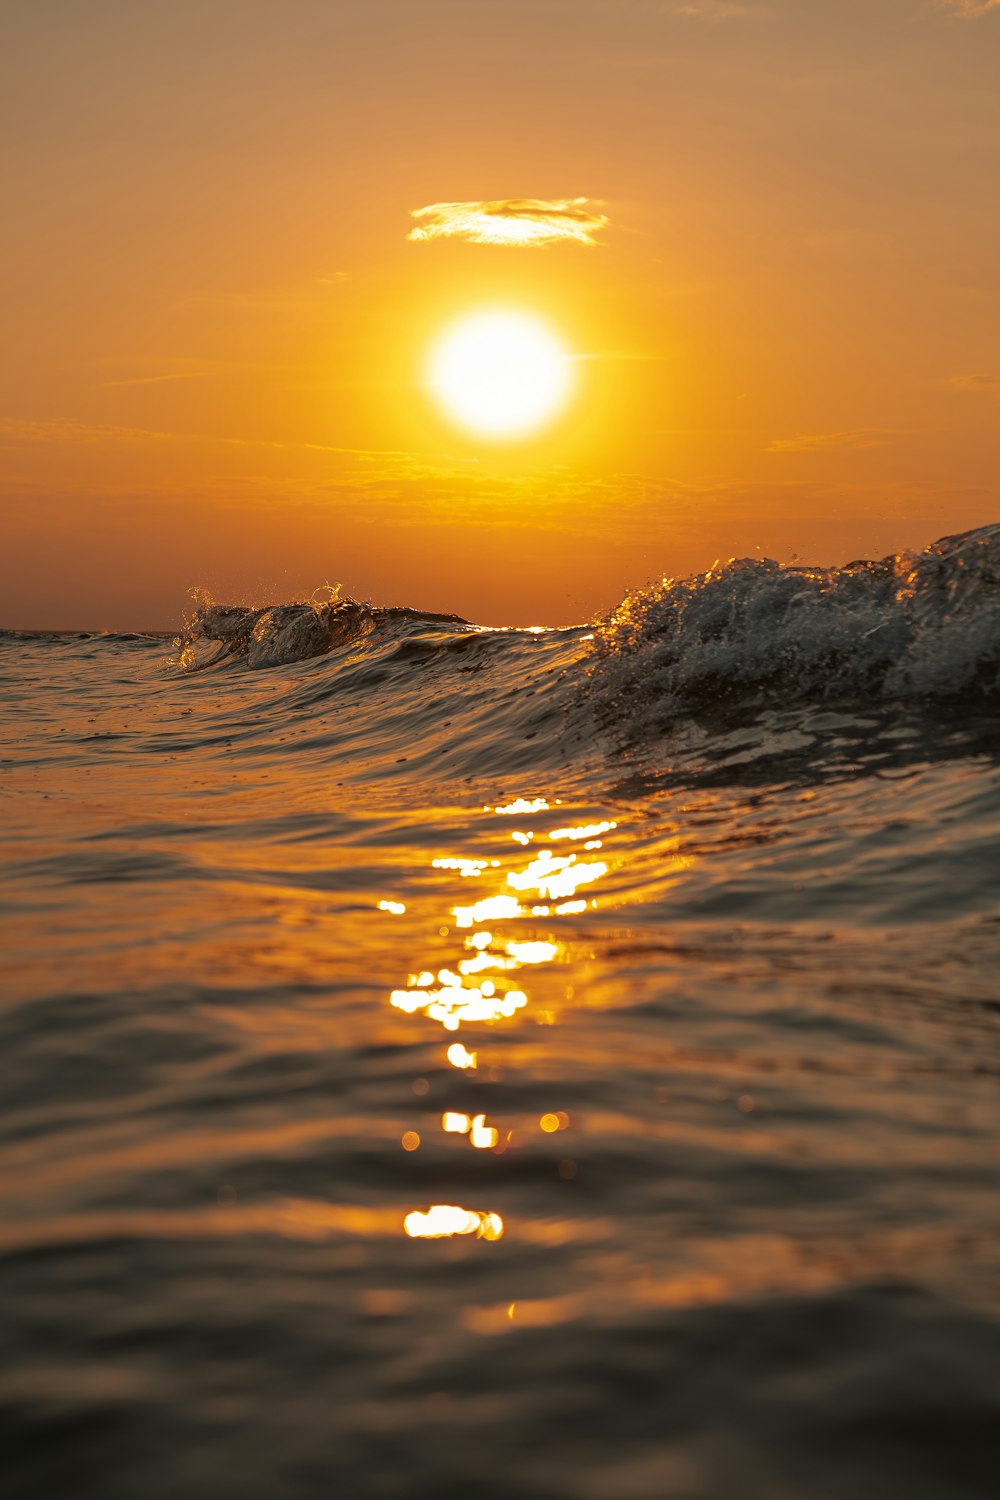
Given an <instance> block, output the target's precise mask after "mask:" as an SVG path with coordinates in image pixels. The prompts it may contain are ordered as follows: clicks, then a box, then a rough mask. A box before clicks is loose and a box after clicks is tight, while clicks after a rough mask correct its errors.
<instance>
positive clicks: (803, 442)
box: [764, 427, 885, 453]
mask: <svg viewBox="0 0 1000 1500" xmlns="http://www.w3.org/2000/svg"><path fill="white" fill-rule="evenodd" d="M884 442H885V437H884V435H883V433H882V432H881V431H880V430H879V429H878V428H876V427H861V428H858V429H857V431H855V432H812V433H804V432H800V433H797V434H796V435H795V437H788V438H774V439H773V441H772V442H770V443H768V444H767V446H766V448H765V449H764V452H765V453H825V452H827V451H828V450H830V449H836V448H848V449H854V450H858V449H862V448H881V447H882V445H883V444H884Z"/></svg>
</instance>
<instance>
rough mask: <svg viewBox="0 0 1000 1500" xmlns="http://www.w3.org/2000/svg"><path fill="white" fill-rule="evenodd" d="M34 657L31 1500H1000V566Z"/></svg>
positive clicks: (329, 608) (71, 637) (221, 613)
mask: <svg viewBox="0 0 1000 1500" xmlns="http://www.w3.org/2000/svg"><path fill="white" fill-rule="evenodd" d="M419 594H420V591H419V584H418V580H417V579H415V581H414V589H413V599H412V600H408V601H406V604H407V607H405V608H404V607H400V608H375V607H372V606H370V605H367V604H363V603H360V602H358V601H355V600H351V599H348V598H341V597H340V596H339V595H337V594H336V593H335V592H333V591H329V592H328V593H327V594H325V595H324V596H323V597H322V598H314V599H313V600H311V601H307V602H304V603H302V602H300V603H291V604H284V605H277V606H274V607H261V608H248V607H226V606H222V605H218V604H214V603H212V602H211V601H208V600H202V601H200V603H199V605H198V607H197V608H196V609H195V610H194V612H193V614H192V618H191V619H190V620H189V622H188V624H187V626H186V628H185V629H184V630H183V631H182V632H181V633H180V634H179V636H178V639H177V640H176V641H175V642H171V641H170V640H167V639H164V638H162V637H158V636H155V635H150V636H147V635H141V634H136V635H82V634H79V635H78V634H71V633H62V634H48V635H46V634H38V633H35V634H28V633H18V632H17V631H8V632H6V633H5V634H3V636H2V637H0V680H2V701H3V710H2V713H3V748H2V756H3V759H2V764H0V796H2V802H0V807H2V833H0V838H2V858H3V873H2V882H0V898H2V924H3V926H2V934H3V936H2V944H3V955H2V963H3V969H4V976H5V977H4V981H3V1003H2V1006H0V1032H2V1034H0V1058H2V1066H0V1100H2V1104H0V1128H2V1154H0V1283H2V1289H3V1299H4V1305H5V1313H4V1316H3V1324H4V1331H3V1341H2V1354H0V1432H2V1446H0V1471H2V1472H3V1475H4V1484H3V1493H4V1495H5V1497H6V1500H20V1497H31V1500H35V1497H44V1500H62V1497H64V1496H66V1497H69V1496H73V1497H79V1496H87V1497H88V1500H104V1497H107V1500H180V1497H184V1500H313V1497H317V1500H319V1497H327V1496H341V1497H345V1500H369V1497H371V1500H380V1497H390V1500H391V1497H404V1500H452V1497H455V1500H458V1497H462V1500H466V1497H468V1496H472V1495H475V1496H477V1497H480V1500H513V1497H518V1500H664V1497H691V1500H716V1497H718V1500H722V1497H726V1500H729V1497H731V1496H736V1495H738V1496H740V1497H742V1500H758V1497H759V1500H841V1497H843V1500H847V1497H850V1500H869V1497H870V1500H887V1497H890V1496H892V1497H894V1496H897V1495H905V1496H906V1497H907V1500H964V1497H970V1500H972V1497H983V1500H987V1497H989V1500H993V1497H995V1496H996V1494H997V1493H998V1487H1000V1191H998V1188H1000V1177H998V1165H1000V1150H998V1146H1000V526H997V527H991V528H984V529H981V530H978V531H975V532H970V533H966V534H964V535H962V536H958V537H950V538H945V539H943V540H942V541H941V542H939V543H937V544H936V545H935V546H933V547H930V548H928V549H927V550H926V551H925V552H923V553H919V554H915V555H910V554H902V555H900V556H896V557H889V558H886V559H883V560H881V561H878V562H858V563H855V564H851V565H849V566H848V567H845V568H841V569H819V568H806V567H782V566H779V565H778V564H777V563H771V562H767V561H759V560H757V561H749V560H744V561H737V562H731V563H728V564H725V565H720V566H717V567H716V568H714V569H713V570H712V571H711V572H709V573H707V574H704V575H701V576H699V577H697V578H692V579H686V580H681V581H673V582H666V581H664V582H661V583H658V584H655V585H651V586H650V587H648V588H647V589H644V590H641V591H639V592H638V593H636V594H634V595H632V596H630V597H629V598H628V599H626V600H625V601H623V603H622V605H621V607H620V608H619V609H618V610H616V611H614V612H612V614H610V615H609V616H608V617H607V618H605V619H602V620H598V621H594V622H592V623H589V624H587V625H584V626H579V627H574V628H570V629H535V630H524V629H497V628H486V627H483V626H481V625H478V624H471V623H468V622H465V621H462V620H458V619H455V618H453V617H450V616H442V615H434V614H426V613H421V612H420V610H419V609H418V608H416V607H409V606H410V605H414V606H416V605H418V604H421V603H432V602H433V601H425V600H422V599H421V598H420V597H419Z"/></svg>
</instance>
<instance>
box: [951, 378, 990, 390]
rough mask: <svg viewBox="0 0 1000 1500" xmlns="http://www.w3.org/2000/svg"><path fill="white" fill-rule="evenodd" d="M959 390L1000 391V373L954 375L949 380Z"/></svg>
mask: <svg viewBox="0 0 1000 1500" xmlns="http://www.w3.org/2000/svg"><path fill="white" fill-rule="evenodd" d="M948 384H949V385H953V386H954V387H955V389H956V390H958V391H996V392H997V393H1000V375H953V376H952V377H951V379H950V380H949V381H948Z"/></svg>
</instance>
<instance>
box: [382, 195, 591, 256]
mask: <svg viewBox="0 0 1000 1500" xmlns="http://www.w3.org/2000/svg"><path fill="white" fill-rule="evenodd" d="M600 207H601V204H600V203H598V202H596V201H595V200H594V199H590V198H552V199H545V198H500V199H495V200H483V201H481V202H471V203H429V204H427V205H426V207H424V208H415V209H412V210H411V214H410V217H411V218H414V219H417V220H418V221H419V222H418V223H417V226H416V228H414V229H411V230H410V232H409V234H408V235H407V236H406V238H407V239H408V240H413V241H415V242H417V243H419V242H421V241H426V240H443V239H459V240H465V241H467V242H468V243H469V244H471V245H518V246H535V247H537V246H542V245H554V244H558V243H559V242H560V241H563V240H568V241H569V242H570V243H575V244H578V245H596V244H597V243H598V241H597V240H596V239H595V238H594V236H595V234H597V233H598V232H599V231H600V230H602V229H606V228H607V226H608V224H609V222H610V221H609V219H608V217H607V215H606V214H603V213H598V212H595V210H596V209H599V208H600Z"/></svg>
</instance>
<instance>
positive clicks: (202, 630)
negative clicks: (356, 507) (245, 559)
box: [174, 525, 1000, 777]
mask: <svg viewBox="0 0 1000 1500" xmlns="http://www.w3.org/2000/svg"><path fill="white" fill-rule="evenodd" d="M175 646H176V648H177V649H176V655H175V657H174V661H175V663H176V664H177V665H178V666H180V668H181V669H182V670H183V671H185V672H192V671H199V672H204V671H206V670H208V669H212V668H214V669H215V670H216V671H226V672H231V671H232V670H233V669H236V670H237V673H239V672H240V671H241V670H243V669H251V670H257V669H261V668H270V669H282V668H286V669H291V670H288V671H283V670H277V671H275V672H274V673H273V675H271V674H268V682H269V687H268V690H267V692H266V694H265V697H264V698H263V699H261V698H260V697H259V696H258V697H257V698H255V702H256V704H257V708H256V710H255V712H256V713H257V715H258V716H262V717H258V718H257V719H256V720H255V723H256V725H257V728H258V729H259V728H261V727H262V724H263V720H264V719H266V720H267V722H268V723H270V724H271V725H273V726H280V729H281V732H282V733H285V732H293V731H294V732H295V733H296V734H299V733H301V734H302V735H303V736H304V737H305V743H308V744H311V745H312V746H313V747H314V748H315V749H316V750H317V751H318V752H320V753H321V754H326V755H336V756H337V757H338V758H340V757H342V756H348V757H350V756H354V755H357V756H359V757H364V758H366V759H367V761H368V762H369V763H374V762H377V763H379V764H382V765H383V766H384V768H385V772H384V773H385V774H396V771H395V768H396V767H397V766H398V767H400V768H401V774H404V773H403V772H402V768H404V767H405V774H408V775H413V774H419V773H420V772H426V773H428V774H431V775H435V776H438V775H442V774H444V775H448V774H452V775H466V776H467V775H470V774H478V773H489V774H493V773H494V772H496V771H497V770H499V769H506V770H513V769H517V768H527V767H530V766H534V767H535V768H536V769H537V768H538V767H540V766H542V765H546V766H548V767H549V768H550V769H554V768H556V767H557V766H558V767H559V768H561V770H562V771H564V772H565V771H566V770H567V769H568V768H569V767H570V766H573V767H575V768H576V769H577V770H578V771H581V772H582V771H583V768H584V763H585V762H591V763H592V762H593V760H594V757H595V756H596V757H598V758H599V759H604V761H605V763H607V757H608V755H609V753H610V754H611V756H612V758H613V756H614V753H615V747H618V748H619V749H624V750H626V752H627V755H628V756H629V757H631V758H632V762H633V765H634V759H635V757H636V756H639V757H640V758H641V757H642V756H644V755H646V756H648V755H649V754H652V753H653V752H656V754H657V756H658V757H659V758H660V759H662V756H661V755H660V751H661V750H662V751H664V752H666V753H668V755H670V756H672V757H673V760H674V762H675V767H676V769H677V771H678V773H679V774H680V773H681V772H683V774H684V775H687V776H691V775H695V774H697V775H698V776H699V777H701V776H703V775H707V774H713V775H714V774H723V775H729V774H731V773H734V774H735V768H736V766H737V765H740V766H742V767H743V770H742V772H740V773H739V774H741V775H744V776H745V775H746V774H748V773H749V764H750V762H751V761H753V762H755V763H756V764H757V765H758V766H759V767H760V768H763V767H764V766H765V765H766V764H767V763H770V765H771V767H772V769H773V768H774V763H775V757H777V758H778V759H781V760H782V762H783V765H784V764H785V763H786V762H787V767H788V768H791V766H792V759H793V758H794V756H796V755H799V756H800V758H802V759H803V762H804V763H805V762H808V763H809V768H808V769H807V770H804V771H803V774H815V772H816V771H817V769H818V763H817V757H818V756H819V758H820V760H823V762H824V764H826V762H827V761H829V769H831V770H835V768H837V767H841V763H843V764H844V765H846V764H847V762H848V761H851V763H852V764H854V765H855V766H857V765H858V764H859V762H860V761H861V760H866V759H873V763H875V761H877V759H878V756H884V755H885V754H887V753H889V751H890V749H891V753H892V754H893V756H895V755H896V750H895V749H892V742H893V741H894V740H895V739H900V738H901V737H902V738H905V734H904V731H903V729H902V727H901V726H902V725H903V721H904V717H909V718H912V716H913V715H914V714H917V715H919V716H921V717H922V718H923V720H924V721H925V724H924V727H925V728H927V727H928V726H930V728H929V731H928V734H923V735H922V736H921V737H920V738H919V743H920V744H922V746H923V750H924V751H925V752H927V753H932V754H933V755H934V756H935V757H936V755H937V754H938V753H943V754H946V755H949V754H953V753H955V751H954V747H952V748H951V749H950V750H949V749H948V748H947V747H946V746H945V745H944V744H943V742H941V727H942V726H941V720H942V709H944V710H945V712H944V716H943V717H944V720H945V721H946V722H945V724H944V728H945V729H948V730H950V729H951V727H953V726H954V725H955V723H956V722H957V720H958V719H960V718H964V719H966V720H967V721H968V724H969V725H970V726H973V728H974V738H975V742H976V744H984V743H988V740H989V735H988V734H987V733H986V730H985V729H984V727H983V723H982V722H981V720H982V715H981V713H979V712H978V708H981V707H982V706H983V705H984V704H985V705H987V706H988V708H989V715H988V716H989V717H990V719H991V722H992V719H993V716H994V714H995V700H996V699H997V697H998V696H1000V691H998V690H1000V525H994V526H987V527H982V528H980V529H979V530H976V531H970V532H966V533H963V534H962V535H959V536H951V537H945V538H943V539H941V540H940V541H938V542H935V543H934V544H933V545H932V546H930V547H928V548H926V549H925V550H924V551H923V552H920V553H900V554H894V555H892V556H889V557H885V558H882V559H880V560H878V561H858V562H853V563H849V564H848V565H847V566H845V567H842V568H819V567H804V566H783V565H782V564H780V563H777V562H774V561H771V560H763V561H761V560H755V559H747V558H742V559H733V560H731V561H729V562H727V563H725V564H724V565H721V566H720V565H717V566H715V567H714V568H712V569H710V570H709V571H708V572H706V573H702V574H698V575H695V576H693V577H690V578H684V579H680V580H677V579H663V580H662V581H661V582H659V583H657V584H652V585H650V586H648V587H646V588H643V589H640V590H637V591H636V592H634V593H632V594H630V595H629V596H628V597H627V598H626V599H625V600H624V601H623V602H622V603H621V605H619V607H618V608H617V609H615V610H614V611H613V612H612V613H611V614H610V615H608V616H607V617H606V618H605V619H603V620H599V621H597V622H595V623H594V624H592V625H590V626H586V625H582V626H576V627H571V628H568V629H534V630H530V629H529V630H523V629H491V628H487V627H484V626H481V625H475V624H472V623H470V622H469V621H467V620H463V619H461V618H460V617H459V616H455V615H440V614H429V613H426V612H422V611H419V610H415V609H411V608H407V607H402V606H394V607H379V606H375V605H372V604H369V603H365V602H362V601H359V600H357V599H352V598H349V597H341V596H340V594H339V592H338V591H337V590H335V589H331V590H330V591H329V594H328V597H325V598H323V599H321V600H316V599H311V600H305V601H299V602H291V603H284V604H276V605H263V606H258V607H247V606H232V605H225V604H217V603H215V602H213V601H212V600H210V599H208V598H206V597H201V598H200V599H199V600H198V602H197V607H196V609H195V611H194V613H193V615H192V617H191V619H190V620H189V621H188V622H187V626H186V629H185V631H184V633H183V634H182V635H181V636H180V637H178V639H177V641H176V642H175ZM234 685H235V684H234ZM262 685H263V684H262ZM222 703H223V699H219V707H220V710H221V708H222ZM265 705H266V706H265ZM977 706H978V708H977ZM334 709H335V710H336V714H335V719H334V721H331V720H330V713H331V711H332V710H334ZM833 709H836V710H837V711H838V712H839V711H840V710H842V709H846V710H847V711H848V712H849V713H851V714H853V715H855V717H856V718H857V716H858V715H860V716H861V717H860V718H858V720H857V735H856V736H855V739H856V741H857V742H856V743H854V741H853V740H852V735H854V731H853V730H851V731H848V730H846V729H844V728H843V726H841V728H840V729H838V730H837V731H836V735H835V734H834V732H833V731H832V730H831V729H830V726H829V724H827V725H826V727H825V728H824V727H823V726H822V725H821V724H820V722H819V719H817V717H816V716H817V713H820V714H822V712H827V713H828V712H829V711H830V710H833ZM876 710H878V712H877V713H876ZM240 712H242V711H240ZM873 716H874V717H873ZM876 719H877V720H878V724H877V725H876V723H875V720H876ZM931 719H934V720H935V721H936V724H937V727H934V726H933V725H930V720H931ZM779 721H780V722H779ZM994 729H995V726H994ZM241 732H242V731H241ZM250 732H251V735H252V737H253V738H254V743H256V742H257V740H256V731H255V730H251V731H250ZM992 732H993V731H992V730H991V731H990V733H992ZM734 734H735V735H736V736H737V738H738V739H739V743H738V744H737V743H736V742H735V741H734V740H733V738H732V737H733V735H734ZM740 736H742V738H739V737H740ZM984 736H985V738H984ZM835 739H837V741H838V743H840V744H841V746H842V747H843V746H845V745H847V744H848V741H851V744H850V746H849V748H847V749H843V748H842V752H840V753H839V759H838V758H837V755H836V754H835V753H834V750H833V749H832V745H833V742H834V740H835ZM932 741H933V745H934V746H936V747H937V748H935V749H933V750H932V749H931V748H930V747H931V745H932ZM267 743H269V741H267V740H266V739H261V740H260V746H261V748H262V749H263V748H264V746H265V744H267ZM914 743H918V741H914ZM970 743H971V741H970ZM821 751H822V754H821V753H820V752H821ZM900 753H902V752H901V751H900ZM692 756H693V757H694V758H693V759H692V758H691V757H692ZM845 757H846V758H845ZM841 768H842V767H841ZM836 773H837V774H839V770H837V771H836ZM380 774H381V773H380ZM796 774H798V773H796Z"/></svg>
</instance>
